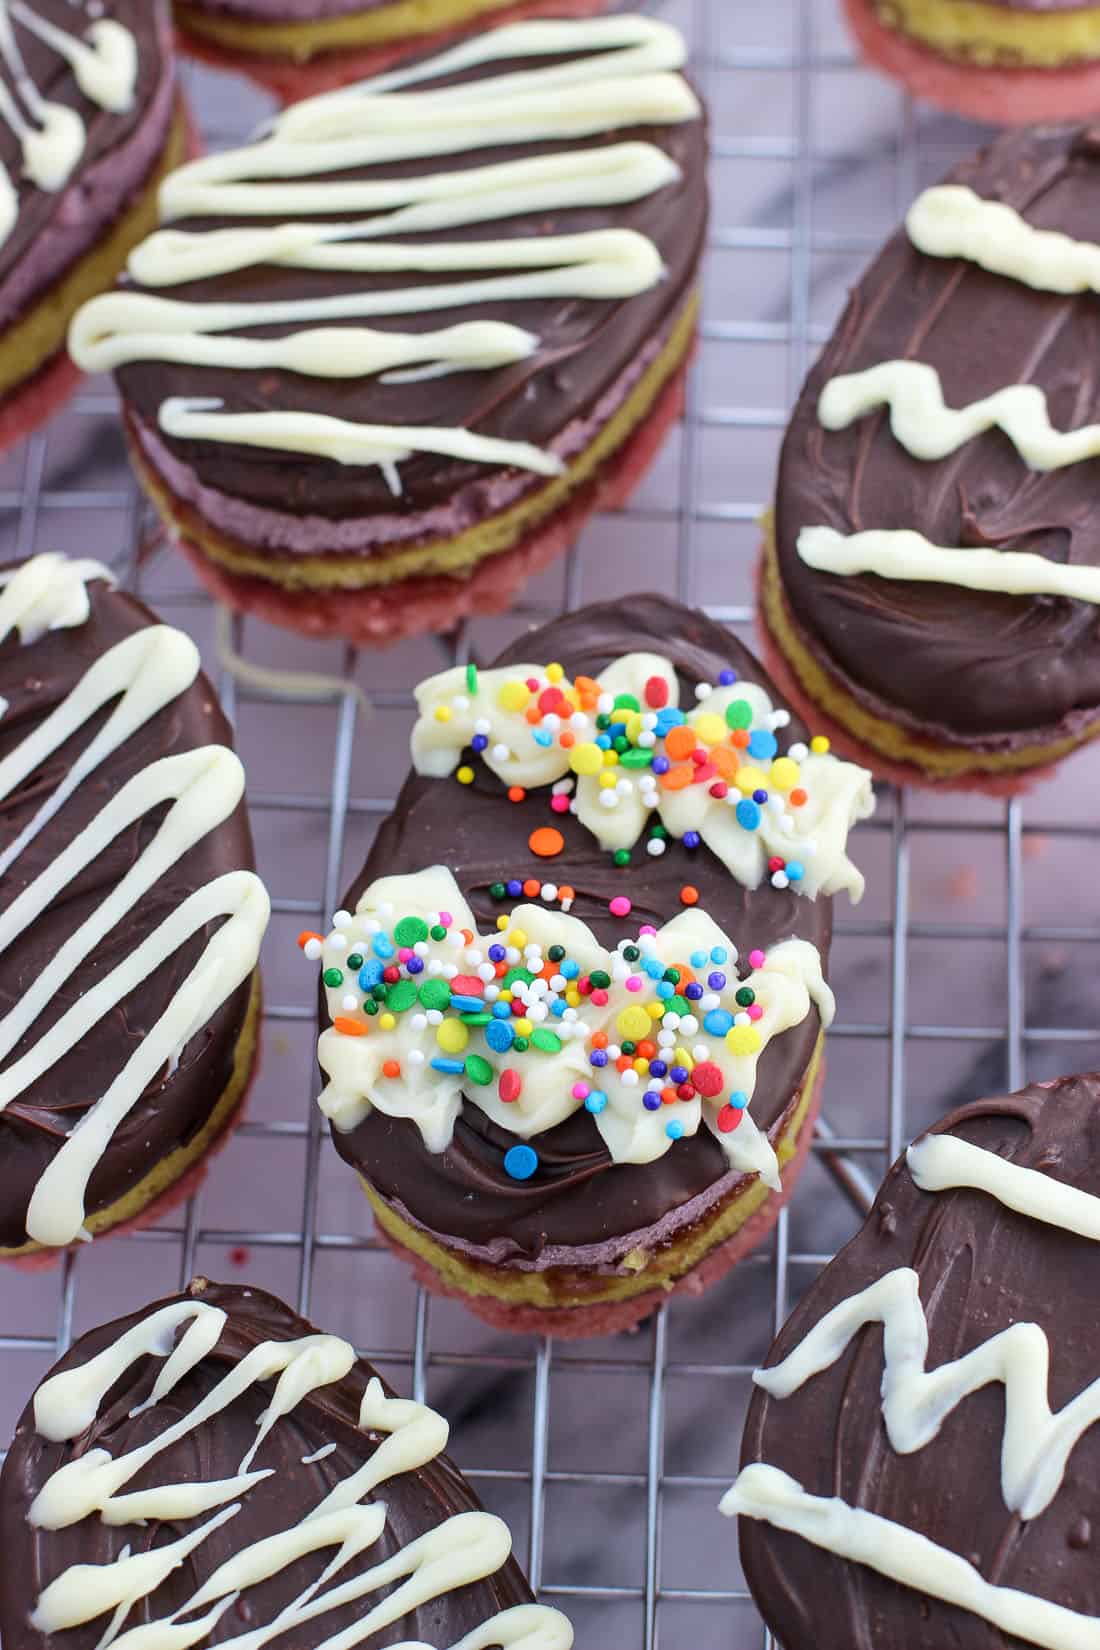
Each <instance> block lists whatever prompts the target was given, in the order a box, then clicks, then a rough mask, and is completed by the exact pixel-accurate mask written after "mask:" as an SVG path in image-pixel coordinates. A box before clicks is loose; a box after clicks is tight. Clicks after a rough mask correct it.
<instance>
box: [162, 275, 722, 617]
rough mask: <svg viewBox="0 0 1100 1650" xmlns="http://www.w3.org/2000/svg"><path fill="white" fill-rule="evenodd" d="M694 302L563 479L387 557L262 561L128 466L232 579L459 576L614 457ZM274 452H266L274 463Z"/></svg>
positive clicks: (674, 355)
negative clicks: (460, 528)
mask: <svg viewBox="0 0 1100 1650" xmlns="http://www.w3.org/2000/svg"><path fill="white" fill-rule="evenodd" d="M698 309H699V299H698V296H697V295H696V294H692V296H691V297H690V298H689V300H688V302H687V303H686V305H685V306H684V308H683V310H682V311H681V313H680V315H679V316H678V318H677V320H676V324H675V326H674V327H673V330H672V333H671V335H670V337H669V341H668V343H667V344H666V345H665V347H664V349H663V350H662V351H661V353H660V354H659V355H658V356H657V357H656V359H655V360H654V361H653V362H652V363H651V364H650V366H649V367H648V369H647V370H646V371H645V372H644V373H643V374H642V376H641V378H640V379H639V380H638V382H637V384H635V386H634V388H633V390H632V391H631V392H630V394H629V395H628V396H627V398H626V400H625V401H624V402H623V404H622V406H621V407H620V408H619V410H618V412H617V413H616V414H615V415H614V417H612V418H609V419H608V421H607V423H606V424H605V425H604V426H603V428H602V429H601V430H600V432H599V434H598V435H597V436H596V438H595V439H594V440H593V441H592V442H591V443H590V444H589V446H587V447H586V448H585V449H584V451H583V452H582V453H581V454H580V456H579V457H578V458H577V459H576V461H575V462H574V463H573V464H571V465H570V466H569V468H568V469H567V470H566V472H565V474H564V475H561V476H557V477H556V478H555V479H554V480H553V481H551V482H550V483H549V484H548V485H547V486H545V487H540V488H539V489H538V491H537V492H535V493H533V494H532V495H531V496H530V497H529V498H525V499H522V500H521V501H520V502H519V503H518V504H514V505H512V506H511V507H510V508H509V509H507V510H502V511H500V513H499V514H498V515H495V516H489V517H487V518H486V520H485V521H482V522H479V523H478V524H477V526H476V527H470V528H468V529H467V530H466V531H465V532H462V533H459V534H458V535H457V537H455V538H450V539H436V540H434V541H433V542H432V543H430V544H421V545H416V546H414V547H412V548H410V549H406V550H395V551H393V553H392V554H385V555H381V556H378V557H370V556H325V555H318V556H294V557H283V556H278V557H276V556H269V555H265V554H264V552H263V551H262V550H249V549H247V548H245V547H244V546H243V545H241V544H240V542H239V541H237V540H228V539H226V538H224V537H223V536H222V535H221V534H220V533H218V531H217V529H216V528H213V527H207V526H206V525H205V523H204V522H203V521H202V520H201V518H200V517H199V516H198V515H197V514H196V513H195V511H194V510H192V509H190V508H189V507H188V506H187V505H185V504H183V503H182V502H180V503H177V501H176V499H175V497H174V495H173V494H172V493H171V491H170V490H169V488H168V487H167V485H166V484H165V482H164V481H162V480H161V478H160V477H159V476H158V475H156V474H155V473H154V472H153V471H152V469H151V468H150V466H149V463H148V461H147V460H146V459H145V458H144V456H143V455H142V453H141V452H140V449H139V448H138V447H137V444H136V442H132V443H131V449H132V455H131V456H132V457H133V460H134V466H135V469H136V470H137V473H138V479H139V480H140V481H141V484H142V486H143V487H144V488H145V491H146V492H147V493H148V494H149V497H150V498H151V499H152V501H153V503H154V504H155V505H156V507H157V510H158V511H159V513H160V514H161V515H162V516H163V517H164V518H165V519H166V521H168V523H169V524H170V525H171V526H172V527H173V528H174V529H175V530H176V531H177V532H178V533H180V534H181V535H182V536H183V537H184V538H186V539H187V540H188V541H189V542H190V543H192V544H194V545H196V546H197V548H198V549H199V550H201V551H202V553H203V555H205V556H208V557H209V559H210V560H211V561H212V562H216V563H217V565H218V566H219V567H224V568H226V569H228V571H229V572H230V573H235V574H237V575H238V576H239V577H244V578H253V579H265V580H266V581H267V582H268V583H269V584H277V585H281V586H282V587H283V588H284V589H286V590H364V589H367V588H370V587H377V586H379V585H388V584H394V583H396V582H397V581H398V580H399V579H412V578H424V577H427V576H429V575H431V574H438V573H443V574H449V575H451V576H458V577H461V575H462V574H463V573H466V572H469V571H470V570H471V569H472V568H474V567H475V566H476V565H477V564H478V563H479V562H481V561H484V559H485V558H486V557H487V556H495V555H499V554H500V553H501V552H502V551H504V550H510V549H512V547H513V546H514V545H516V544H519V543H520V541H521V540H522V539H525V538H526V537H527V535H528V534H529V533H531V532H532V531H533V530H534V529H535V528H536V527H538V526H539V525H540V524H541V523H542V522H543V521H545V520H546V519H547V518H548V517H550V516H552V515H553V514H554V513H555V512H556V511H557V510H559V509H561V508H562V506H563V505H564V504H566V503H567V502H568V500H569V498H570V495H571V494H573V493H575V492H576V491H577V490H578V489H579V488H580V487H583V486H584V485H585V484H586V483H587V482H589V481H591V480H592V479H593V477H594V476H595V474H596V472H597V470H598V469H599V468H600V466H601V465H602V464H605V463H606V462H607V461H608V460H609V459H611V458H612V457H614V455H615V453H616V452H617V451H618V449H619V448H620V447H621V446H623V444H624V443H625V442H626V441H627V440H629V438H630V436H631V435H633V433H634V431H635V430H636V429H637V427H638V425H640V424H641V423H642V421H643V419H644V418H645V416H646V414H647V413H648V412H649V411H650V409H651V408H652V407H653V405H654V403H655V402H656V400H657V398H658V396H659V395H660V393H661V391H662V390H663V389H664V387H665V385H666V384H667V383H668V381H669V379H670V378H672V377H673V376H674V374H675V373H676V372H677V371H678V370H679V368H680V367H681V366H683V364H684V362H685V361H686V359H687V356H688V353H689V351H690V349H691V345H692V341H693V339H694V336H695V324H696V317H697V314H698ZM278 461H279V455H278V454H277V453H272V455H271V462H272V463H273V464H277V463H278Z"/></svg>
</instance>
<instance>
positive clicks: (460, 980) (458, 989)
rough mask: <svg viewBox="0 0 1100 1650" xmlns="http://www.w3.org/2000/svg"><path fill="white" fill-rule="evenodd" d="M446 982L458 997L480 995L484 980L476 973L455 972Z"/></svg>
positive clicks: (483, 987) (482, 990)
mask: <svg viewBox="0 0 1100 1650" xmlns="http://www.w3.org/2000/svg"><path fill="white" fill-rule="evenodd" d="M448 983H449V985H450V987H451V990H452V991H453V992H455V993H456V994H457V995H458V996H459V997H480V996H481V995H482V994H483V992H484V990H485V981H484V980H481V979H479V978H478V976H477V975H476V974H456V975H455V976H454V978H453V979H452V980H450V981H449V982H448Z"/></svg>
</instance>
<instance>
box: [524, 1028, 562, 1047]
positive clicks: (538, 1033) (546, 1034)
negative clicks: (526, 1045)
mask: <svg viewBox="0 0 1100 1650" xmlns="http://www.w3.org/2000/svg"><path fill="white" fill-rule="evenodd" d="M531 1042H532V1043H533V1044H534V1046H535V1048H539V1049H541V1050H542V1052H543V1053H544V1054H560V1052H561V1038H560V1037H559V1036H558V1034H557V1032H555V1031H550V1030H549V1029H548V1028H547V1027H546V1026H536V1027H535V1029H534V1031H533V1032H532V1033H531ZM512 1046H513V1048H514V1047H515V1044H513V1045H512Z"/></svg>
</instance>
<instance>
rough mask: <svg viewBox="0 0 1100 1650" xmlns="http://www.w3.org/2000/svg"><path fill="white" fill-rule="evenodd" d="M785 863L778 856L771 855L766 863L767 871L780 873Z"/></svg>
mask: <svg viewBox="0 0 1100 1650" xmlns="http://www.w3.org/2000/svg"><path fill="white" fill-rule="evenodd" d="M786 863H787V861H786V860H785V859H782V858H781V857H780V855H779V854H773V855H772V857H771V859H769V861H768V870H769V871H782V870H783V868H784V866H785V865H786Z"/></svg>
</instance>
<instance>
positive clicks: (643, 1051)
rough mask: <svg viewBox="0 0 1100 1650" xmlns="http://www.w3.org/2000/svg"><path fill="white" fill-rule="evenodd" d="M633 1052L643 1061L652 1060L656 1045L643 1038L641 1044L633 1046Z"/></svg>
mask: <svg viewBox="0 0 1100 1650" xmlns="http://www.w3.org/2000/svg"><path fill="white" fill-rule="evenodd" d="M634 1052H635V1054H638V1055H640V1056H641V1058H642V1059H643V1060H652V1058H653V1056H654V1055H655V1054H656V1052H657V1044H656V1043H651V1042H650V1040H649V1038H648V1037H643V1038H642V1040H641V1042H640V1043H638V1044H637V1045H636V1046H635V1049H634Z"/></svg>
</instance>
